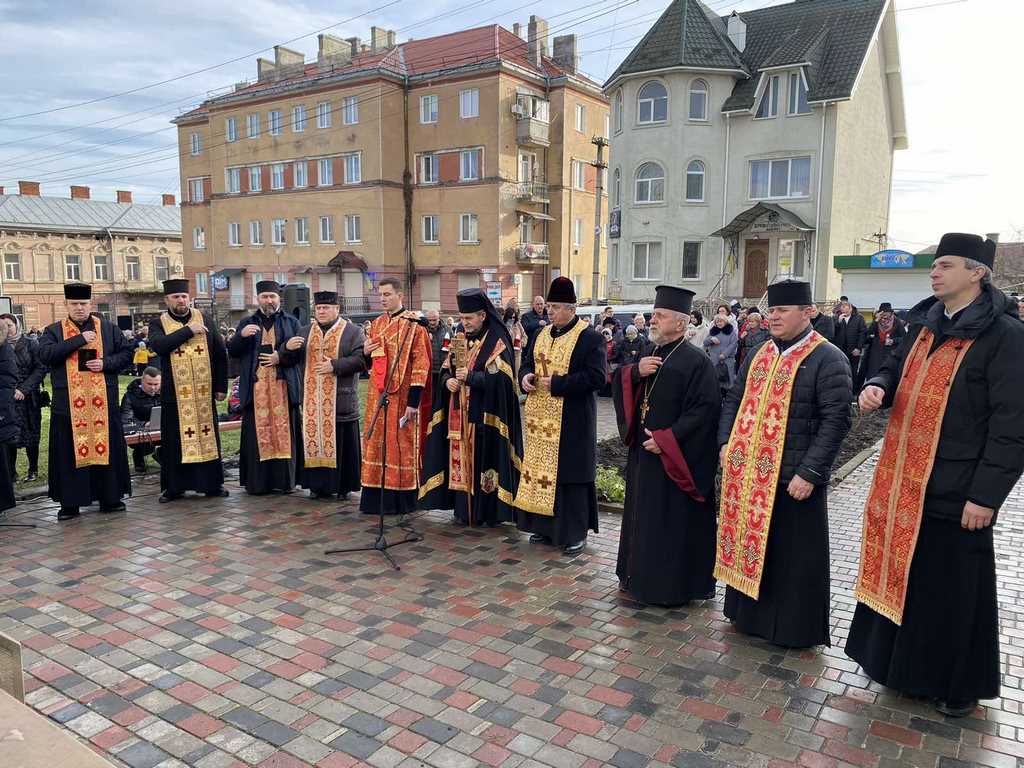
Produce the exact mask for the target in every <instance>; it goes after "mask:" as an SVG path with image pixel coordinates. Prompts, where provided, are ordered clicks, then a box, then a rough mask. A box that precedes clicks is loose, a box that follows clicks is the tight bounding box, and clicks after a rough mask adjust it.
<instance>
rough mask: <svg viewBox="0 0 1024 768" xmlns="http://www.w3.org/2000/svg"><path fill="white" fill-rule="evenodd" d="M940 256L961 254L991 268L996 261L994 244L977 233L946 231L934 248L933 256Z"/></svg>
mask: <svg viewBox="0 0 1024 768" xmlns="http://www.w3.org/2000/svg"><path fill="white" fill-rule="evenodd" d="M941 256H963V257H964V258H965V259H973V260H974V261H977V262H980V263H982V264H984V265H985V266H986V267H988V268H989V269H992V267H993V265H994V264H995V261H996V244H995V243H994V242H992V241H991V240H983V239H982V238H980V237H979V236H978V235H969V234H965V233H963V232H947V233H946V234H944V235H943V236H942V239H941V240H940V241H939V247H938V248H936V249H935V258H936V259H938V258H939V257H941Z"/></svg>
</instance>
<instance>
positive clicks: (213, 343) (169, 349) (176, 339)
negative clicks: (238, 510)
mask: <svg viewBox="0 0 1024 768" xmlns="http://www.w3.org/2000/svg"><path fill="white" fill-rule="evenodd" d="M168 314H169V315H170V318H171V322H172V323H174V324H175V325H176V326H178V327H177V329H176V330H174V331H172V332H171V333H170V334H168V333H165V332H164V325H163V323H162V322H161V321H160V318H159V317H157V318H154V319H153V320H150V321H149V347H150V349H152V350H153V351H154V352H156V353H157V355H159V356H160V368H161V371H162V373H163V378H162V380H161V382H160V405H161V410H160V490H161V491H167V492H168V493H171V494H180V493H184V492H185V491H197V492H199V493H205V494H211V495H212V494H215V493H218V492H219V491H220V489H221V487H222V486H223V485H224V466H223V464H222V463H221V459H220V456H219V455H218V457H217V458H216V459H213V460H212V461H204V462H201V463H196V464H183V463H182V461H181V433H180V431H179V430H180V422H179V420H178V395H177V387H176V385H175V383H174V372H173V370H172V367H171V355H172V354H174V350H176V349H177V348H178V347H180V346H181V345H182V344H184V343H185V342H186V341H188V340H189V339H191V338H192V337H193V336H194V334H193V333H192V330H191V329H190V328H189V327H188V323H189V320H191V317H192V313H191V312H189V313H188V314H186V315H185V316H184V317H178V316H177V315H175V314H174V313H173V312H169V313H168ZM203 322H204V323H205V324H206V329H207V330H206V353H207V354H208V355H209V356H210V385H211V389H212V392H211V393H210V403H211V405H212V407H213V414H214V419H213V430H214V432H215V433H216V435H217V452H218V454H219V453H220V429H219V427H218V425H217V418H216V416H217V403H216V401H215V400H214V397H213V396H214V395H215V394H217V393H223V394H227V391H228V356H227V350H225V348H224V340H223V339H222V338H221V336H220V332H219V331H218V330H217V326H216V325H215V324H214V323H213V320H211V319H210V318H209V317H208V316H207V315H205V314H204V315H203Z"/></svg>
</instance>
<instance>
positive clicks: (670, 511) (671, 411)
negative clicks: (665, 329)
mask: <svg viewBox="0 0 1024 768" xmlns="http://www.w3.org/2000/svg"><path fill="white" fill-rule="evenodd" d="M652 354H653V355H655V356H656V357H660V358H661V359H662V360H664V361H665V362H664V363H663V364H662V366H661V368H660V369H659V370H658V372H657V379H655V375H654V374H652V375H650V376H647V377H641V376H640V373H639V370H638V367H637V366H636V365H626V366H623V367H622V368H620V369H619V370H618V371H616V373H615V378H614V381H613V396H614V398H615V415H616V418H617V420H618V423H619V433H620V435H621V436H622V438H623V440H624V441H625V442H626V444H627V445H628V446H629V460H628V462H627V464H626V504H625V508H624V510H623V515H622V532H621V534H620V536H619V560H618V566H617V568H616V573H617V574H618V577H619V581H620V582H621V583H622V586H623V587H624V588H625V589H626V590H627V591H628V592H629V593H630V594H631V595H633V596H634V597H636V598H637V599H638V600H640V601H641V602H644V603H650V604H654V605H681V604H683V603H686V602H689V601H690V600H701V599H707V598H711V597H714V594H715V579H714V575H713V574H714V570H715V530H716V525H715V471H716V469H717V466H718V445H717V440H716V430H717V424H718V416H719V411H720V410H721V406H722V398H721V395H720V393H719V390H718V376H717V374H716V373H715V368H714V366H713V365H712V364H711V361H710V360H709V359H708V357H707V355H704V354H702V353H701V351H700V350H699V349H697V348H696V347H695V346H693V345H692V344H688V343H686V342H685V341H684V340H678V341H674V342H670V343H669V344H666V345H664V346H661V347H658V348H656V349H655V350H654V352H653V353H652ZM648 387H649V388H650V395H649V397H648V400H647V405H648V410H647V413H646V417H644V414H643V405H644V394H645V392H647V389H648ZM647 431H650V432H651V435H650V436H649V435H647ZM651 437H653V439H654V440H655V442H656V443H657V445H658V446H659V447H660V448H661V449H662V453H661V454H655V453H652V452H651V451H648V450H647V449H645V448H644V447H643V443H644V442H645V441H646V440H648V439H650V438H651Z"/></svg>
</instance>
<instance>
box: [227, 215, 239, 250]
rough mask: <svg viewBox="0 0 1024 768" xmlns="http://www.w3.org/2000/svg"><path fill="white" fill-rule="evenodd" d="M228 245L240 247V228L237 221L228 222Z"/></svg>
mask: <svg viewBox="0 0 1024 768" xmlns="http://www.w3.org/2000/svg"><path fill="white" fill-rule="evenodd" d="M228 245H230V246H231V247H232V248H239V247H241V245H242V228H241V226H239V224H238V222H237V221H229V222H228Z"/></svg>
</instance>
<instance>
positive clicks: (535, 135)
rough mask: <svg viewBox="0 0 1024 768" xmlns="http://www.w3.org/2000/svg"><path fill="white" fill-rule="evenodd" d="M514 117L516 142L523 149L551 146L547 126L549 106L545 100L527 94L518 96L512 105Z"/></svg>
mask: <svg viewBox="0 0 1024 768" xmlns="http://www.w3.org/2000/svg"><path fill="white" fill-rule="evenodd" d="M512 114H513V115H515V117H516V140H517V141H518V143H519V145H520V146H523V147H547V146H550V145H551V138H550V130H549V125H548V115H549V104H548V102H547V101H546V100H544V99H542V98H539V97H537V96H531V95H528V94H519V96H518V97H517V99H516V102H515V103H514V104H513V105H512Z"/></svg>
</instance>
